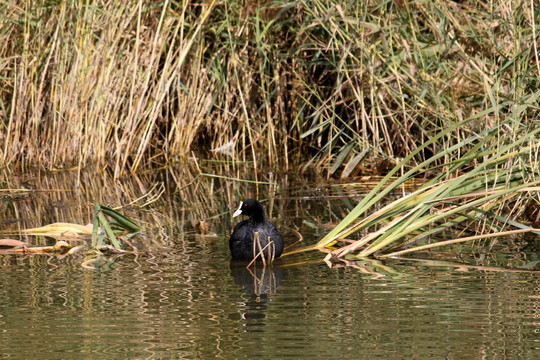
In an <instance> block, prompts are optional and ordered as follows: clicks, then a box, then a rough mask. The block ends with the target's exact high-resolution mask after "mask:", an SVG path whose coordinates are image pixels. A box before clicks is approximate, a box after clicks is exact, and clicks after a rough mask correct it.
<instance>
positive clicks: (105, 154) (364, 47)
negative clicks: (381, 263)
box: [0, 0, 540, 176]
mask: <svg viewBox="0 0 540 360" xmlns="http://www.w3.org/2000/svg"><path fill="white" fill-rule="evenodd" d="M537 6H538V5H537V3H536V2H534V1H532V0H531V1H526V2H519V1H517V0H515V1H509V2H508V1H502V0H501V1H494V2H490V3H483V2H476V1H465V2H459V3H458V2H448V1H442V0H437V1H430V2H416V1H407V2H402V1H390V0H387V1H382V2H381V1H364V2H357V1H353V0H349V1H344V2H343V1H341V2H334V1H330V2H328V1H298V2H286V1H261V2H259V3H258V4H255V3H252V2H247V3H243V2H217V1H205V2H189V1H186V2H183V3H181V4H179V3H176V2H169V1H165V2H162V3H155V2H150V1H142V0H141V1H136V2H125V1H119V0H110V1H105V2H99V1H90V2H87V3H74V4H71V3H63V2H60V3H57V4H53V5H50V4H49V3H48V2H45V1H36V2H24V1H20V0H9V1H5V2H3V3H2V4H1V5H0V44H1V45H0V158H1V159H2V161H3V164H4V165H5V166H9V167H10V168H14V167H15V168H25V167H26V166H29V165H32V164H40V165H42V166H44V167H46V168H49V169H52V168H55V167H62V166H73V165H77V166H85V165H87V164H90V163H98V164H100V165H106V166H108V167H110V168H111V169H113V171H114V173H115V174H116V176H119V175H121V174H122V173H123V172H126V171H136V170H139V169H141V167H147V166H150V165H152V164H155V163H163V162H167V161H171V160H173V159H182V158H186V157H188V156H190V154H191V152H192V151H194V150H199V149H203V150H209V149H212V148H216V147H219V146H224V145H226V144H228V143H230V141H233V144H234V146H233V147H232V149H231V151H232V156H233V159H234V161H250V162H253V163H254V164H255V166H256V167H257V166H258V164H259V163H261V162H264V163H267V164H275V165H283V166H288V165H289V164H290V163H294V164H297V163H298V162H299V161H306V160H309V161H308V162H307V164H306V167H310V166H313V167H316V168H327V169H328V170H329V172H330V173H336V174H340V173H341V174H345V175H348V174H350V173H353V174H354V172H352V170H353V169H354V168H355V167H356V166H357V164H358V163H359V162H360V161H361V159H360V157H359V156H360V155H362V158H363V157H366V156H367V158H368V159H371V160H372V162H371V163H374V162H373V160H374V159H387V160H388V161H389V162H390V164H395V163H397V162H399V159H400V158H403V157H406V156H407V155H408V154H410V153H411V152H414V151H415V150H416V149H418V148H419V147H420V146H421V144H423V143H425V142H426V141H427V140H429V139H430V138H432V137H434V136H435V135H436V134H438V133H439V132H440V131H441V130H444V129H446V128H448V127H450V126H452V125H453V124H455V123H458V122H459V121H460V120H461V119H466V118H469V117H471V116H475V115H476V114H482V112H483V111H486V110H487V109H490V108H495V109H496V111H489V112H488V113H485V114H484V115H482V116H478V117H477V120H476V121H474V122H470V123H468V124H467V125H466V126H464V127H460V128H458V129H456V130H455V131H453V132H451V133H447V134H446V135H445V136H444V137H441V138H440V139H439V141H437V142H434V143H432V144H431V145H430V146H429V147H423V148H422V151H419V152H417V153H416V155H415V156H414V157H412V158H411V159H410V164H408V165H410V166H413V165H414V164H418V163H420V162H422V161H424V160H426V159H427V158H429V157H431V156H433V154H437V153H439V152H441V151H443V150H444V149H447V148H450V147H451V146H452V145H454V144H456V143H459V142H460V141H461V140H462V139H464V138H467V137H468V136H469V135H471V134H474V133H478V132H480V131H481V130H482V129H484V128H485V127H486V125H487V126H489V127H491V126H494V125H496V124H497V123H499V122H500V121H501V120H505V119H506V118H507V117H508V116H513V114H514V115H515V111H514V110H515V109H516V107H518V108H519V107H520V106H522V105H523V103H524V102H525V101H527V99H530V97H529V95H530V94H531V93H532V92H535V91H537V90H536V89H537V88H538V84H539V79H540V63H539V56H538V51H537V49H538V48H537V46H536V43H537V39H536V37H537V34H536V33H537V30H536V26H537V23H536V21H537V18H536V17H534V13H535V11H536V12H538V9H537ZM531 44H533V45H534V46H532V45H531ZM513 118H514V121H517V122H518V123H512V122H510V123H508V124H509V126H510V127H513V126H514V125H513V124H515V125H516V126H517V125H518V124H529V125H530V126H532V127H534V126H536V121H537V120H536V119H537V118H538V108H537V107H534V106H528V107H527V109H526V112H520V117H519V119H518V118H517V117H515V116H514V117H513ZM306 149H308V150H309V151H305V150H306ZM365 151H367V152H365ZM462 151H467V148H464V149H462ZM462 154H463V153H461V152H457V153H447V155H446V156H445V157H444V158H441V160H440V163H441V164H442V163H445V162H446V163H448V162H450V161H452V160H455V159H457V158H459V157H460V156H462ZM216 156H223V155H216ZM224 156H226V155H224ZM345 165H349V167H348V168H346V172H345V173H344V172H343V170H342V169H343V168H344V167H345ZM370 169H371V171H373V172H376V170H375V169H374V166H371V165H370V162H367V165H366V166H365V168H364V169H363V171H365V172H368V171H370Z"/></svg>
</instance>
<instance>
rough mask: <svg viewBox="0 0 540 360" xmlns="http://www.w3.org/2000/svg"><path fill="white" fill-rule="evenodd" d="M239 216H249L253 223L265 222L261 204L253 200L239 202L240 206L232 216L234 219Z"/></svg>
mask: <svg viewBox="0 0 540 360" xmlns="http://www.w3.org/2000/svg"><path fill="white" fill-rule="evenodd" d="M240 214H242V215H247V216H249V217H250V218H251V219H253V220H254V221H255V222H264V221H265V216H264V209H263V207H262V205H261V203H260V202H258V201H257V200H255V199H247V200H244V201H242V202H240V206H239V207H238V210H236V211H235V213H234V214H233V217H236V216H238V215H240Z"/></svg>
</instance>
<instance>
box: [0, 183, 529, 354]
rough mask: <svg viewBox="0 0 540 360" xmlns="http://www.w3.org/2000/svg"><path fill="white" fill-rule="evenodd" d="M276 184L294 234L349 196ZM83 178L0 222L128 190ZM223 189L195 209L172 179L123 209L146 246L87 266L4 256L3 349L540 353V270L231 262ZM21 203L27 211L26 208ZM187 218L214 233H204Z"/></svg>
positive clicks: (0, 258)
mask: <svg viewBox="0 0 540 360" xmlns="http://www.w3.org/2000/svg"><path fill="white" fill-rule="evenodd" d="M165 180H166V179H165ZM212 181H218V180H212ZM219 181H221V180H219ZM80 183H81V182H79V184H80ZM39 186H42V187H43V186H44V185H43V183H40V185H39ZM70 186H71V187H76V186H75V185H73V184H71V185H70V184H69V183H67V184H65V187H68V188H69V187H70ZM117 186H119V185H117ZM204 186H208V187H210V186H212V187H213V188H212V193H215V194H220V192H221V195H220V196H219V197H220V198H222V199H228V196H227V195H225V194H231V195H230V197H231V199H229V200H235V199H232V198H235V197H236V196H237V195H238V193H244V192H246V193H250V194H255V193H256V190H254V189H253V188H249V185H245V184H241V185H230V184H228V183H222V182H215V183H213V184H210V185H209V184H206V185H204ZM204 186H203V185H201V188H202V189H203V190H204V191H205V192H206V191H207V190H205V189H206V188H205V187H204ZM51 187H52V188H56V189H59V188H62V186H58V184H54V186H51ZM125 187H126V188H129V187H130V186H128V185H125ZM246 187H247V188H246ZM102 188H103V189H111V187H107V186H104V187H102ZM131 188H133V187H132V186H131ZM151 188H152V186H151V184H150V185H145V186H144V189H145V190H148V189H151ZM284 188H285V187H284V186H282V184H281V187H278V188H276V189H273V191H272V192H266V194H265V195H266V196H267V199H271V200H272V201H267V202H265V206H266V207H267V209H268V210H269V213H270V214H269V215H270V217H271V218H272V219H273V220H274V221H275V222H276V223H277V224H278V226H279V227H281V228H282V229H284V234H285V235H286V236H285V237H286V241H288V242H294V241H295V240H296V236H295V234H294V233H293V232H292V231H290V230H287V228H292V229H295V230H297V231H299V232H300V233H301V234H302V235H303V237H304V240H303V242H304V243H305V244H312V243H314V242H316V241H317V240H319V239H320V237H321V236H322V235H323V234H324V233H325V232H326V231H327V230H326V227H325V224H327V223H331V222H333V221H335V219H336V218H338V217H339V216H341V215H342V214H343V213H344V212H346V211H347V208H348V207H350V206H353V205H354V203H355V201H356V199H355V198H349V197H341V198H340V197H337V196H335V195H336V194H335V193H332V194H328V193H327V192H326V190H324V189H319V190H317V191H314V190H313V189H312V190H311V191H309V193H308V192H307V191H305V190H301V189H302V186H300V185H298V186H297V187H294V186H293V183H291V184H289V186H288V187H287V188H288V189H289V192H286V191H285V190H284ZM82 189H83V190H79V192H80V194H79V195H77V196H73V195H71V196H66V195H59V194H58V192H46V193H42V194H40V195H39V196H34V195H33V196H32V197H25V196H23V197H22V198H17V199H10V200H9V201H7V202H5V206H4V212H3V214H4V218H5V219H8V218H13V219H14V220H13V221H10V222H6V224H5V225H4V227H5V228H9V227H14V226H15V227H17V226H20V227H26V226H27V225H28V226H32V225H35V224H34V223H32V222H33V221H34V222H38V223H39V222H41V224H44V223H47V221H48V219H49V220H50V219H55V220H56V221H71V222H79V223H85V222H86V221H88V217H89V216H90V215H89V214H91V207H92V201H93V200H92V199H94V198H99V201H100V202H106V201H107V200H108V202H107V203H109V204H110V203H114V202H115V201H116V202H122V201H125V199H123V197H126V198H129V199H136V198H137V194H128V193H126V192H121V193H118V194H117V193H115V195H114V196H112V195H111V193H112V192H111V191H109V192H105V193H102V192H95V190H91V189H87V188H85V187H83V188H82ZM290 189H297V190H294V191H292V190H290ZM135 192H136V191H135ZM142 192H144V191H143V190H141V193H142ZM96 194H97V195H96ZM325 194H326V195H332V196H329V197H327V198H325V197H324V195H325ZM315 195H317V196H315ZM111 196H112V197H111ZM191 196H192V197H193V198H196V197H197V196H201V195H200V194H199V193H198V192H197V191H193V193H191ZM229 200H226V201H225V200H223V201H222V202H220V201H221V200H219V199H217V200H216V199H215V198H212V199H209V200H208V201H209V202H216V204H217V205H214V206H210V205H208V207H205V206H203V205H198V206H196V207H189V201H188V200H187V194H185V193H183V194H182V193H180V195H178V193H176V195H175V194H174V191H171V192H168V193H166V194H164V195H163V196H162V200H160V201H157V202H155V203H153V204H152V205H151V206H149V207H146V208H141V209H137V208H131V209H126V211H127V212H129V213H130V216H132V217H134V218H138V219H140V221H141V222H144V224H145V225H146V229H147V231H146V233H145V234H144V235H142V238H141V240H140V241H141V243H142V242H145V243H152V245H151V246H147V248H146V249H145V251H142V252H141V254H139V255H137V256H135V255H125V256H117V257H114V256H110V257H106V258H104V259H103V260H104V262H103V264H104V265H101V266H99V267H98V268H97V270H88V269H85V268H83V267H82V266H81V263H82V262H83V261H84V260H85V255H76V256H64V257H57V256H49V255H29V256H23V255H0V269H1V271H2V276H1V279H0V333H1V336H0V339H1V340H0V343H1V346H2V352H1V354H2V355H1V358H8V359H30V358H31V359H52V358H58V359H60V358H61V359H69V358H77V359H80V358H84V359H103V358H110V359H120V358H130V359H167V358H186V359H211V358H218V359H253V358H269V359H270V358H271V359H287V358H291V359H329V358H348V359H411V358H431V359H479V358H487V359H535V358H540V334H539V333H540V327H539V325H540V290H539V289H540V286H539V285H540V284H539V283H540V277H539V276H538V273H537V272H534V271H523V270H525V269H521V271H512V270H505V269H504V267H500V266H494V267H493V268H494V270H493V271H490V270H486V269H484V270H478V269H482V268H475V267H467V266H461V267H460V266H457V265H453V264H450V263H445V262H438V263H437V262H435V263H433V262H427V261H417V260H406V259H389V260H386V261H384V262H381V261H367V260H365V261H359V262H355V263H351V264H349V265H352V266H344V265H345V264H334V267H329V266H328V265H327V264H326V263H325V262H324V261H322V259H323V257H324V256H323V255H324V254H322V253H320V252H311V253H304V254H299V255H294V256H289V257H285V258H283V259H282V260H281V261H279V262H277V263H276V264H274V266H273V267H272V268H268V267H267V268H263V267H257V268H253V267H251V268H250V269H246V268H245V264H236V263H231V262H230V260H229V253H228V248H227V237H228V234H229V233H230V229H231V226H232V224H233V223H234V222H233V220H231V219H230V213H229V212H228V211H229V210H231V211H233V210H234V209H235V207H236V203H234V204H229V202H231V201H229ZM47 202H49V204H51V203H54V204H56V205H55V206H52V207H51V206H46V205H45V204H47ZM25 204H26V205H27V206H26V205H25ZM198 204H200V203H198ZM42 208H52V209H53V211H52V212H47V211H44V210H39V209H42ZM10 209H16V210H17V211H11V210H10ZM31 209H34V210H35V211H36V216H35V217H34V218H30V217H26V216H22V215H21V214H30V213H31ZM17 214H19V215H17ZM197 219H205V221H206V222H207V224H208V226H209V228H210V230H209V231H210V232H215V236H201V235H199V234H198V233H197V232H196V231H195V227H194V225H193V224H194V223H196V221H197ZM49 222H53V221H49ZM14 224H15V225H14ZM33 241H36V242H39V241H47V240H33ZM527 256H528V258H527V259H528V260H531V259H534V256H536V255H535V254H534V253H531V254H527ZM524 263H525V262H524ZM456 264H459V263H458V262H456ZM533 270H534V269H533Z"/></svg>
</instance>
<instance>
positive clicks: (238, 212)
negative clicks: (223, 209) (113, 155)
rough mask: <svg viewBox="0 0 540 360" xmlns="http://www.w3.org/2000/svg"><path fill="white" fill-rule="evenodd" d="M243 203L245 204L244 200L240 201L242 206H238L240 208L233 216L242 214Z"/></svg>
mask: <svg viewBox="0 0 540 360" xmlns="http://www.w3.org/2000/svg"><path fill="white" fill-rule="evenodd" d="M242 204H244V202H243V201H240V206H239V207H238V210H236V211H235V212H234V214H233V216H232V217H233V218H235V217H237V216H238V215H240V214H242Z"/></svg>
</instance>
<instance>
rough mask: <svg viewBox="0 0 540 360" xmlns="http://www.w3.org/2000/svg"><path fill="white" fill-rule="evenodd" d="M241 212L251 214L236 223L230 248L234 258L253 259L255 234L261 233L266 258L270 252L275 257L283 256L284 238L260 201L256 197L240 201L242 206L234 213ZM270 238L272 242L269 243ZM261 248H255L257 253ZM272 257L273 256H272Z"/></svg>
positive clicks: (230, 240)
mask: <svg viewBox="0 0 540 360" xmlns="http://www.w3.org/2000/svg"><path fill="white" fill-rule="evenodd" d="M240 214H243V215H247V216H249V219H247V220H244V221H241V222H239V223H238V224H236V226H235V227H234V230H233V233H232V235H231V238H230V239H229V248H230V249H231V255H232V258H233V259H242V260H252V259H253V236H254V234H255V233H256V232H258V233H259V241H260V243H261V248H262V249H264V250H263V253H264V258H265V259H268V252H269V251H270V254H272V253H274V259H277V258H278V257H280V256H281V253H282V252H283V239H282V237H281V234H280V233H279V231H278V229H276V227H275V226H274V224H272V223H271V222H270V221H267V220H266V218H265V216H264V209H263V207H262V205H261V203H260V202H258V201H257V200H255V199H247V200H244V201H242V202H241V203H240V207H239V208H238V210H236V212H235V213H234V214H233V217H236V216H238V215H240ZM268 238H270V242H271V244H270V245H269V246H267V245H268V240H269V239H268ZM265 247H266V248H265ZM259 251H260V249H258V248H257V247H256V248H255V254H258V253H259ZM270 257H271V256H270Z"/></svg>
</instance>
